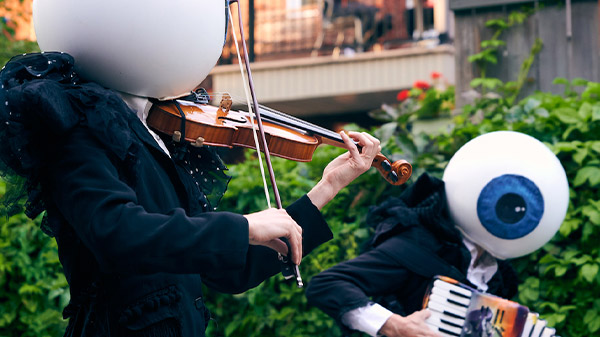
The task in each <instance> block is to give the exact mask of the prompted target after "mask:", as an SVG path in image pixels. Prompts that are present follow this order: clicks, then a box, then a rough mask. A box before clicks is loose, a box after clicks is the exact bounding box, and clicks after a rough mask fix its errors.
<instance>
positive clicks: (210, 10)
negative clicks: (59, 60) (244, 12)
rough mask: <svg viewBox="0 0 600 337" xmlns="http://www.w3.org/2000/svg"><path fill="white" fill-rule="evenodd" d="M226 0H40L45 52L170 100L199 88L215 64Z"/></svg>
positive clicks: (87, 74) (95, 76)
mask: <svg viewBox="0 0 600 337" xmlns="http://www.w3.org/2000/svg"><path fill="white" fill-rule="evenodd" d="M226 3H227V1H224V0H169V1H156V0H34V3H33V20H34V25H35V31H36V35H37V39H38V44H39V45H40V48H41V50H42V51H60V52H65V53H68V54H71V55H72V56H73V57H74V58H75V70H76V71H77V72H78V73H79V75H80V76H81V77H83V78H84V79H87V80H91V81H95V82H97V83H99V84H101V85H103V86H105V87H108V88H111V89H115V90H118V91H123V92H126V93H129V94H133V95H137V96H144V97H153V98H159V99H167V98H173V97H179V96H183V95H185V94H188V93H189V92H190V91H192V90H193V89H195V88H196V86H197V85H198V84H200V82H202V80H203V79H204V78H205V77H206V76H207V75H208V73H209V72H210V70H211V69H212V68H213V66H214V65H215V64H216V62H217V60H218V59H219V57H220V55H221V51H222V49H223V42H224V36H225V31H226V30H225V29H226V15H225V10H226Z"/></svg>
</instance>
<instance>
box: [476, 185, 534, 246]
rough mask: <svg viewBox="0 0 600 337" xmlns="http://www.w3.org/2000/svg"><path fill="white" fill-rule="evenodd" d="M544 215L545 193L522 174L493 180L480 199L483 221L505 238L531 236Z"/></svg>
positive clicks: (479, 209)
mask: <svg viewBox="0 0 600 337" xmlns="http://www.w3.org/2000/svg"><path fill="white" fill-rule="evenodd" d="M543 214H544V198H543V197H542V193H540V190H539V189H538V187H537V186H536V185H535V184H534V183H533V182H532V181H531V180H529V179H527V178H525V177H523V176H519V175H514V174H505V175H501V176H499V177H496V178H494V179H492V180H491V181H490V182H489V183H488V184H487V185H485V187H484V188H483V190H481V193H480V194H479V199H477V216H478V217H479V221H481V224H482V225H483V227H485V229H487V230H488V232H490V233H491V234H493V235H494V236H496V237H499V238H501V239H507V240H511V239H518V238H522V237H524V236H525V235H527V234H529V233H531V232H532V231H533V230H534V229H535V228H536V227H537V226H538V224H539V223H540V220H541V219H542V215H543Z"/></svg>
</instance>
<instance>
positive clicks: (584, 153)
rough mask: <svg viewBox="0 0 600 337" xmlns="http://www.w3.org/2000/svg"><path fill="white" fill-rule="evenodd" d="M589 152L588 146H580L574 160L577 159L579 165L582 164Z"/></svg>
mask: <svg viewBox="0 0 600 337" xmlns="http://www.w3.org/2000/svg"><path fill="white" fill-rule="evenodd" d="M588 153H589V149H588V148H587V147H584V148H580V149H578V150H577V151H576V152H575V154H574V155H573V160H575V162H576V163H577V164H578V165H581V164H582V163H583V160H584V159H585V158H586V157H587V156H588Z"/></svg>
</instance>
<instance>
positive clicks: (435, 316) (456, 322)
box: [427, 310, 465, 328]
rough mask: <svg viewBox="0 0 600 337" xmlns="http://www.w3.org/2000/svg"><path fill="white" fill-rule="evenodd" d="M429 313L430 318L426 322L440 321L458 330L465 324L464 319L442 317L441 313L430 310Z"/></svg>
mask: <svg viewBox="0 0 600 337" xmlns="http://www.w3.org/2000/svg"><path fill="white" fill-rule="evenodd" d="M430 312H431V316H429V318H428V319H427V320H428V321H432V322H433V321H440V322H444V324H447V325H450V326H455V327H458V328H462V326H463V325H464V324H465V320H464V319H460V318H456V317H452V316H448V315H444V314H443V313H440V312H437V311H432V310H430Z"/></svg>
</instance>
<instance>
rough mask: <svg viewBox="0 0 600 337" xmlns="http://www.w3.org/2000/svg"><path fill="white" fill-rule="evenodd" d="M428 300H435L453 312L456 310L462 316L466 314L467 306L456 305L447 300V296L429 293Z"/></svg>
mask: <svg viewBox="0 0 600 337" xmlns="http://www.w3.org/2000/svg"><path fill="white" fill-rule="evenodd" d="M429 302H437V303H440V304H442V305H443V306H444V307H446V308H448V309H451V310H452V311H453V312H457V313H459V314H460V315H462V316H465V315H466V314H467V309H468V308H467V307H464V306H461V305H457V304H455V303H452V302H449V301H448V299H447V298H444V297H442V296H440V295H436V294H431V295H430V296H429Z"/></svg>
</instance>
